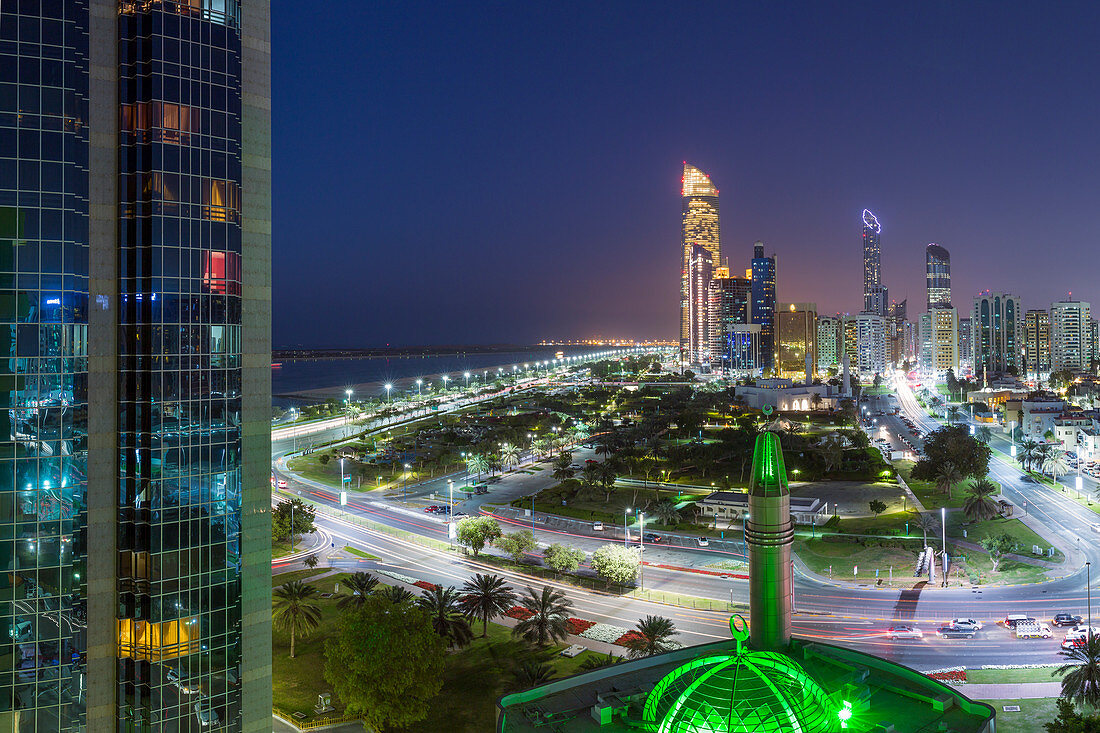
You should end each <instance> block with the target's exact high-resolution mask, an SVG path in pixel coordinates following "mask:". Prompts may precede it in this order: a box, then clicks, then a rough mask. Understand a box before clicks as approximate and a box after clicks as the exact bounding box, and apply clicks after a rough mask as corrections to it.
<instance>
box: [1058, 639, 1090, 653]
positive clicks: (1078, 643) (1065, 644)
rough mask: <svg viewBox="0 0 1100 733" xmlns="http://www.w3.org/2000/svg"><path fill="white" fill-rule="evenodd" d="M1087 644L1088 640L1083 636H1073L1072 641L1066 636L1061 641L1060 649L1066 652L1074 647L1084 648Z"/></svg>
mask: <svg viewBox="0 0 1100 733" xmlns="http://www.w3.org/2000/svg"><path fill="white" fill-rule="evenodd" d="M1087 642H1088V640H1087V639H1086V638H1085V637H1083V636H1075V637H1073V638H1072V639H1071V638H1070V637H1068V636H1067V637H1066V638H1065V639H1063V640H1062V648H1063V649H1066V650H1069V649H1074V648H1076V647H1082V646H1084V645H1085V644H1086V643H1087Z"/></svg>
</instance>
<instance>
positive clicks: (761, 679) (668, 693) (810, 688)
mask: <svg viewBox="0 0 1100 733" xmlns="http://www.w3.org/2000/svg"><path fill="white" fill-rule="evenodd" d="M730 627H731V628H732V629H733V632H734V637H735V638H736V639H737V640H738V642H739V643H738V647H737V649H736V651H735V652H734V653H733V654H721V655H712V656H707V657H701V658H699V659H696V660H694V661H691V662H689V663H687V664H685V665H682V666H680V667H677V668H676V669H674V670H673V671H672V672H670V673H669V674H667V675H666V676H665V677H664V679H662V680H661V681H660V682H659V683H657V686H656V687H654V688H653V691H652V692H651V693H650V694H649V697H648V698H647V699H646V704H645V710H644V711H643V720H644V722H645V723H647V724H648V726H647V727H649V728H650V730H652V731H657V733H830V732H831V731H837V730H840V728H841V724H842V720H843V719H844V718H845V715H844V712H845V708H844V707H843V706H839V705H837V704H836V703H834V702H833V701H832V700H831V699H830V698H829V696H828V695H826V694H825V691H824V690H822V689H821V686H820V685H818V683H817V682H816V681H815V680H814V679H813V678H812V677H810V676H809V675H808V674H806V671H805V670H803V669H802V667H801V666H800V665H799V664H797V663H796V662H795V661H794V660H792V659H790V658H789V657H787V656H785V655H783V654H776V653H773V652H752V651H747V650H745V649H744V647H743V646H742V644H741V643H740V642H742V641H743V640H744V638H745V636H746V635H745V634H744V627H743V626H742V627H741V628H737V627H736V626H735V624H734V622H733V621H731V623H730Z"/></svg>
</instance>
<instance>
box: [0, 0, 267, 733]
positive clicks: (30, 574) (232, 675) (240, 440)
mask: <svg viewBox="0 0 1100 733" xmlns="http://www.w3.org/2000/svg"><path fill="white" fill-rule="evenodd" d="M268 26H269V21H268V4H267V2H263V1H262V0H256V1H255V2H253V1H252V0H247V1H246V2H245V3H244V4H243V5H239V4H238V3H237V2H235V1H234V0H218V1H217V2H215V1H214V0H193V2H189V3H175V2H161V1H160V0H150V1H148V2H141V3H137V2H130V1H129V0H123V1H122V2H118V1H117V0H73V1H72V2H57V3H19V4H14V3H5V4H3V5H2V6H0V36H2V38H0V40H3V41H4V42H5V43H4V45H3V46H0V55H3V54H9V55H7V56H4V57H3V58H0V68H3V69H5V70H7V72H6V73H9V74H10V78H8V79H5V80H4V81H6V82H11V84H9V85H7V86H11V87H12V89H16V88H18V89H19V90H20V91H19V94H18V95H14V94H13V95H10V96H9V95H2V96H0V113H2V114H0V136H4V135H9V134H10V136H11V139H12V140H14V139H16V137H15V135H16V133H15V130H14V129H13V128H12V126H13V125H15V121H16V120H17V119H18V120H19V132H18V139H19V141H20V142H19V145H18V147H16V146H15V145H11V146H9V145H7V144H6V143H5V144H3V145H2V146H0V155H17V156H18V160H17V161H10V162H11V163H12V165H11V166H8V165H7V163H4V164H0V171H4V172H6V171H8V170H12V171H17V172H18V173H17V174H16V175H12V176H10V177H7V176H4V175H3V174H2V173H0V267H2V268H3V269H2V270H0V274H2V275H3V277H5V278H6V279H7V281H8V282H9V285H8V287H9V288H10V289H9V290H5V291H3V292H5V293H8V295H6V296H0V303H2V307H0V314H2V315H3V317H4V323H5V324H6V330H7V332H8V333H9V337H8V339H7V356H6V357H5V359H4V361H3V364H4V369H5V370H6V373H7V375H8V376H7V381H8V384H9V387H8V388H7V389H5V390H3V391H2V394H3V395H4V402H5V409H6V410H7V412H8V416H9V421H8V422H9V423H10V425H11V430H10V431H9V435H8V437H7V438H6V439H5V448H4V451H3V454H2V456H0V461H3V470H2V471H0V495H3V496H4V497H6V498H5V500H4V501H2V502H0V526H3V525H6V526H7V529H6V530H3V531H0V553H3V554H4V555H5V557H6V563H7V567H8V572H7V574H6V575H5V576H4V578H3V579H2V580H0V583H3V584H4V586H5V588H6V590H5V591H4V593H3V594H2V595H0V625H2V626H3V627H4V632H6V634H7V635H8V637H9V638H11V639H12V640H13V647H12V650H13V653H12V654H9V655H7V656H5V657H3V659H2V660H0V729H2V730H5V731H13V732H16V731H17V732H19V733H23V732H25V731H27V732H29V731H84V730H93V731H97V730H160V731H192V730H195V731H197V730H209V729H210V727H211V726H217V727H218V729H221V730H233V731H260V730H265V729H267V730H269V729H270V716H271V684H270V671H271V668H270V582H269V573H270V521H271V520H270V496H269V485H268V473H269V465H270V445H269V441H270V437H269V436H270V429H269V417H270V367H269V364H270V336H269V333H270V270H269V266H270V155H271V153H270V145H269V129H270V125H269V109H270V92H269V86H268V85H269V82H268V79H269V74H268V68H269V64H270V60H269V50H268V49H269V38H270V37H269V32H268ZM16 52H18V58H16V57H14V56H12V55H10V54H14V53H16ZM245 79H248V82H247V83H246V82H245ZM17 98H18V101H16V100H17ZM0 139H7V138H6V137H2V138H0ZM89 385H92V386H93V387H92V389H91V390H89ZM4 538H7V539H4ZM89 548H92V551H89ZM170 674H171V676H170ZM173 678H175V679H178V680H182V681H184V682H185V685H180V684H175V683H174V682H173ZM183 686H188V687H194V688H200V689H201V690H202V693H201V695H192V694H189V693H185V692H183V690H182V689H181V688H182V687H183Z"/></svg>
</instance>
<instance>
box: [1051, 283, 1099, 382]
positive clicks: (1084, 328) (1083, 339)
mask: <svg viewBox="0 0 1100 733" xmlns="http://www.w3.org/2000/svg"><path fill="white" fill-rule="evenodd" d="M1091 318H1092V315H1091V306H1090V304H1089V303H1086V302H1082V301H1080V300H1062V301H1059V302H1057V303H1051V305H1050V368H1051V371H1055V372H1057V371H1063V370H1069V371H1071V372H1083V371H1086V370H1088V368H1089V352H1090V350H1091V348H1092V347H1091V345H1090V343H1089V342H1090V341H1091V339H1092V335H1091V333H1090V328H1089V321H1090V320H1091Z"/></svg>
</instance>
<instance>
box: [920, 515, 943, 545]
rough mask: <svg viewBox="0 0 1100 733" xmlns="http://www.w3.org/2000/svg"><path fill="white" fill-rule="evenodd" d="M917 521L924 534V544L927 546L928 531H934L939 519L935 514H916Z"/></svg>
mask: <svg viewBox="0 0 1100 733" xmlns="http://www.w3.org/2000/svg"><path fill="white" fill-rule="evenodd" d="M917 523H918V524H919V525H920V529H921V532H922V533H923V534H924V546H925V547H928V533H929V532H935V531H936V530H937V529H938V528H939V526H940V525H939V520H937V519H936V515H935V514H920V513H918V514H917Z"/></svg>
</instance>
